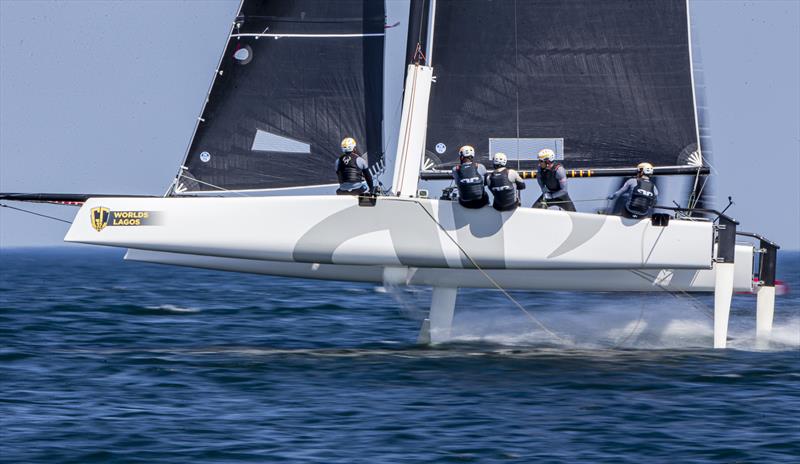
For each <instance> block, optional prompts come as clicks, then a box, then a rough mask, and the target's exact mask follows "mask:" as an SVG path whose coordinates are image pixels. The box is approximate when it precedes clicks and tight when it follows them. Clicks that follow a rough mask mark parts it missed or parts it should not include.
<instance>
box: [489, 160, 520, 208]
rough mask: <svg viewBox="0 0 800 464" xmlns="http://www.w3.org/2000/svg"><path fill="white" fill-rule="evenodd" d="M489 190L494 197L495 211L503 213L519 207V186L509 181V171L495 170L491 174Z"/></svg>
mask: <svg viewBox="0 0 800 464" xmlns="http://www.w3.org/2000/svg"><path fill="white" fill-rule="evenodd" d="M489 190H491V191H492V195H493V196H494V201H493V202H492V206H494V208H495V209H499V210H501V211H502V210H507V209H511V208H513V207H514V206H516V205H517V186H516V185H514V183H513V182H511V181H510V180H509V179H508V169H502V170H498V169H495V170H494V172H492V173H491V174H489Z"/></svg>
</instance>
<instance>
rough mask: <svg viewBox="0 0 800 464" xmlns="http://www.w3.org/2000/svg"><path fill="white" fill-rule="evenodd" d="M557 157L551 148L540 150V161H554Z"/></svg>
mask: <svg viewBox="0 0 800 464" xmlns="http://www.w3.org/2000/svg"><path fill="white" fill-rule="evenodd" d="M555 159H556V153H555V152H554V151H553V150H551V149H549V148H545V149H544V150H539V161H553V160H555Z"/></svg>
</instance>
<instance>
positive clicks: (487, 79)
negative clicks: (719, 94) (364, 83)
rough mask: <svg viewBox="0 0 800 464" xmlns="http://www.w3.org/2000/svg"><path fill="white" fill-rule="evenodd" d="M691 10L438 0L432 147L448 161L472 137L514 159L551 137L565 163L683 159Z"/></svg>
mask: <svg viewBox="0 0 800 464" xmlns="http://www.w3.org/2000/svg"><path fill="white" fill-rule="evenodd" d="M687 14H688V12H687V5H686V1H685V0H638V1H630V0H603V1H597V0H494V1H492V0H437V1H436V3H435V16H434V18H435V20H434V34H433V53H432V57H431V58H432V62H431V64H432V65H433V67H434V71H435V75H436V83H435V85H434V87H433V90H432V94H431V100H430V110H429V119H428V133H427V139H426V151H427V155H428V156H429V157H430V158H432V159H434V160H435V161H438V162H439V163H438V164H439V167H446V166H447V165H450V164H452V163H454V162H455V161H456V158H457V150H458V147H459V146H460V145H463V144H467V143H469V144H471V145H474V146H475V148H476V151H477V153H478V155H479V157H488V156H489V154H490V152H494V151H504V152H506V153H507V154H508V155H509V159H510V160H511V159H521V160H531V159H534V158H535V156H536V152H537V151H538V150H539V149H541V148H545V147H548V148H552V149H554V150H555V151H556V153H557V157H558V158H562V157H563V159H564V164H565V165H566V166H567V167H568V168H569V167H575V168H579V167H581V168H598V167H609V168H614V167H630V166H635V165H636V164H637V163H639V162H641V161H649V162H651V163H653V164H655V165H656V166H674V165H685V164H688V163H689V161H688V160H690V159H696V158H697V155H696V152H698V151H699V148H698V132H697V124H696V117H695V105H694V94H693V88H692V85H693V84H692V68H691V58H690V45H689V31H688V18H687ZM413 19H414V18H412V20H413ZM417 21H420V20H419V18H417ZM410 39H411V40H415V41H416V40H417V39H416V37H414V38H410ZM424 48H425V47H424V44H423V49H424ZM693 153H695V156H694V157H693V156H692V154H693Z"/></svg>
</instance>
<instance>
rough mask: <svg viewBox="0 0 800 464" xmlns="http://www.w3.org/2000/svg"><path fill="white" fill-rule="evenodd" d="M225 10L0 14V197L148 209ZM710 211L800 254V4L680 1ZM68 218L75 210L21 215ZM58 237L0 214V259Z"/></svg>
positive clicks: (153, 3) (796, 0) (163, 7)
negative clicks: (708, 148)
mask: <svg viewBox="0 0 800 464" xmlns="http://www.w3.org/2000/svg"><path fill="white" fill-rule="evenodd" d="M238 3H239V2H238V0H199V1H191V2H189V1H172V0H128V1H124V2H123V1H103V0H89V1H81V0H67V1H59V2H55V1H49V0H47V1H45V0H41V1H31V0H24V1H20V0H0V191H3V192H66V193H87V192H88V193H120V194H134V193H136V194H155V195H158V194H162V193H164V191H165V190H166V188H167V187H168V185H169V183H170V181H171V180H172V178H173V177H174V175H175V174H176V172H177V169H178V166H179V165H180V163H181V161H182V160H183V156H184V153H185V150H186V147H187V145H188V143H189V139H190V138H191V135H192V131H193V128H194V124H195V121H196V118H197V116H198V115H199V113H200V110H201V108H202V104H203V98H204V96H205V94H206V92H207V90H208V85H209V83H210V82H211V79H212V76H213V72H214V68H215V67H216V65H217V60H218V59H219V54H220V52H221V50H222V48H223V46H224V44H225V38H226V36H227V33H228V30H229V27H230V23H231V20H232V19H233V17H234V16H235V14H236V8H237V6H238ZM691 12H692V23H693V26H694V27H693V33H694V35H695V36H694V40H695V43H696V45H697V49H696V50H695V53H698V52H699V53H700V54H701V55H702V60H703V68H704V74H705V80H706V100H707V103H708V106H709V107H710V110H709V115H710V124H711V134H712V140H713V151H714V160H713V165H714V168H715V170H716V173H717V175H716V179H715V193H716V198H717V199H718V200H719V201H720V203H719V204H717V206H718V207H724V206H725V204H727V200H726V198H727V196H728V195H730V196H732V197H733V200H734V202H735V204H734V206H732V207H731V209H730V210H729V213H730V214H731V215H733V216H734V217H735V218H737V219H738V220H740V221H741V223H742V225H741V228H742V229H743V230H748V231H756V232H759V233H762V234H764V235H766V236H767V237H769V238H771V239H773V240H775V241H777V242H778V243H779V244H781V245H782V246H783V248H784V249H795V250H796V249H800V184H799V183H798V178H800V0H760V1H728V0H695V1H692V2H691ZM13 206H18V207H23V208H29V209H32V210H35V211H37V212H40V213H43V214H49V215H53V216H57V217H60V218H64V219H68V220H69V219H71V218H72V217H73V216H74V214H75V213H76V212H77V209H75V208H72V207H63V206H47V205H44V206H40V205H33V206H30V205H22V204H15V205H13ZM66 229H67V225H66V224H63V223H58V222H54V221H50V220H46V219H43V218H39V217H34V216H30V215H26V214H22V213H19V212H17V211H9V210H8V209H6V208H0V247H12V246H51V245H59V244H61V243H62V242H61V240H62V238H63V236H64V234H65V233H66Z"/></svg>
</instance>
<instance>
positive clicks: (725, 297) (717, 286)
mask: <svg viewBox="0 0 800 464" xmlns="http://www.w3.org/2000/svg"><path fill="white" fill-rule="evenodd" d="M733 266H734V264H733V263H716V264H715V265H714V269H715V274H716V280H715V282H714V348H725V347H726V345H727V340H728V319H729V317H730V313H731V298H732V297H733Z"/></svg>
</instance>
